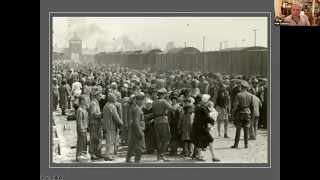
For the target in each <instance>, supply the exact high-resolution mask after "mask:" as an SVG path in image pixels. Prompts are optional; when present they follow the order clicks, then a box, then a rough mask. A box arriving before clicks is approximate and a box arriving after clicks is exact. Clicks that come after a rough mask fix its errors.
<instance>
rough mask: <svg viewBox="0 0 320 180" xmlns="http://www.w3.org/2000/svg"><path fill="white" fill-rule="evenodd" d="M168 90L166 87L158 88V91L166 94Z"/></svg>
mask: <svg viewBox="0 0 320 180" xmlns="http://www.w3.org/2000/svg"><path fill="white" fill-rule="evenodd" d="M166 92H167V90H166V88H161V89H159V90H158V93H162V94H164V93H166Z"/></svg>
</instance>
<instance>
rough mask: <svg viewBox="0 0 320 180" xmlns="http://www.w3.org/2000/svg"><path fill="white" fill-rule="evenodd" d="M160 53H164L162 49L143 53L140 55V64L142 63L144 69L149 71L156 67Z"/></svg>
mask: <svg viewBox="0 0 320 180" xmlns="http://www.w3.org/2000/svg"><path fill="white" fill-rule="evenodd" d="M160 52H162V51H161V50H160V49H152V50H146V51H142V52H141V53H140V62H142V67H143V68H144V69H147V68H152V67H154V66H156V63H157V62H156V54H157V53H160Z"/></svg>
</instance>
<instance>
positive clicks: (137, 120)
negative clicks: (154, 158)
mask: <svg viewBox="0 0 320 180" xmlns="http://www.w3.org/2000/svg"><path fill="white" fill-rule="evenodd" d="M131 119H132V121H131V123H130V125H129V137H128V142H129V146H130V145H131V146H133V149H137V148H141V149H142V150H143V149H145V138H144V132H143V131H144V130H145V121H144V114H143V111H142V110H141V109H140V107H139V106H138V105H137V104H133V105H132V106H131Z"/></svg>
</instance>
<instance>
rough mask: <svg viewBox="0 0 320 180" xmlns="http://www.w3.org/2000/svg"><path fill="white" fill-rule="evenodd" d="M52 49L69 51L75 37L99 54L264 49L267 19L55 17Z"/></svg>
mask: <svg viewBox="0 0 320 180" xmlns="http://www.w3.org/2000/svg"><path fill="white" fill-rule="evenodd" d="M52 28H53V32H54V33H53V46H57V47H68V46H69V39H70V38H71V37H72V36H73V35H74V34H75V32H76V34H77V36H78V37H79V38H81V39H82V44H83V45H82V47H83V48H86V47H89V48H95V47H98V49H99V51H100V52H101V51H107V52H109V51H114V50H122V49H123V50H134V49H135V48H138V49H139V48H142V49H145V48H150V46H151V48H160V49H161V50H165V49H166V45H167V44H168V43H169V42H171V41H172V42H173V44H174V46H175V47H184V46H185V43H186V45H187V47H195V48H197V49H199V50H200V51H202V50H203V38H202V37H205V40H204V51H215V50H219V49H220V42H225V41H227V43H223V45H222V48H226V47H228V48H231V47H248V46H254V39H255V38H254V37H255V33H254V31H253V30H254V29H256V30H258V31H257V32H256V45H257V46H263V47H267V43H268V29H267V28H268V19H267V18H266V17H174V18H173V17H171V18H168V17H149V18H146V17H54V18H53V27H52Z"/></svg>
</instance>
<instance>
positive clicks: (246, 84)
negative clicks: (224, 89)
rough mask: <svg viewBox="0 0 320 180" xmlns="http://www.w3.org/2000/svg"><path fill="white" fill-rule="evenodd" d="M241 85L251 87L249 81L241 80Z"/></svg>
mask: <svg viewBox="0 0 320 180" xmlns="http://www.w3.org/2000/svg"><path fill="white" fill-rule="evenodd" d="M241 86H242V87H245V88H249V84H248V83H247V81H241Z"/></svg>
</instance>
